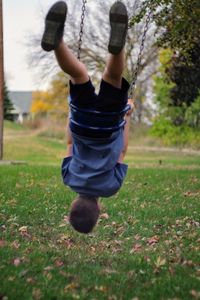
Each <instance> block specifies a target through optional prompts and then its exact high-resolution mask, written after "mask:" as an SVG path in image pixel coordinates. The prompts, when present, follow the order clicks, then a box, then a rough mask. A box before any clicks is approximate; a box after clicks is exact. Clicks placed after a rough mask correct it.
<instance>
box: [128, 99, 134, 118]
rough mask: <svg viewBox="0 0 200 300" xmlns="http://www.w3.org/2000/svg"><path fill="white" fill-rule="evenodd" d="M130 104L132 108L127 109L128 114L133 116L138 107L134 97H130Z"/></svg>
mask: <svg viewBox="0 0 200 300" xmlns="http://www.w3.org/2000/svg"><path fill="white" fill-rule="evenodd" d="M128 104H129V105H130V106H131V108H130V109H129V110H128V111H127V113H126V116H131V115H132V113H133V111H134V109H135V108H136V106H135V102H134V100H133V99H128Z"/></svg>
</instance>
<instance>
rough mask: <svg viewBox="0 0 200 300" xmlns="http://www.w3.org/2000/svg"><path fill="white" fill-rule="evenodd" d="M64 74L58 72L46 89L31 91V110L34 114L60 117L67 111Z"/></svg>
mask: <svg viewBox="0 0 200 300" xmlns="http://www.w3.org/2000/svg"><path fill="white" fill-rule="evenodd" d="M67 82H68V79H67V77H66V74H65V73H63V72H59V73H58V74H56V75H55V76H54V78H53V80H52V82H51V83H50V87H49V89H48V90H47V91H37V92H34V93H33V101H32V106H31V111H32V113H33V114H34V115H40V116H41V115H47V116H48V117H54V118H62V117H66V115H67V113H68V104H67V97H68V94H69V91H68V86H67Z"/></svg>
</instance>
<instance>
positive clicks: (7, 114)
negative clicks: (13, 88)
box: [4, 83, 13, 121]
mask: <svg viewBox="0 0 200 300" xmlns="http://www.w3.org/2000/svg"><path fill="white" fill-rule="evenodd" d="M12 110H13V104H12V102H11V100H10V98H9V93H8V89H7V86H6V84H5V83H4V120H10V121H13V115H12Z"/></svg>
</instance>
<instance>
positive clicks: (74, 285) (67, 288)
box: [64, 282, 79, 293]
mask: <svg viewBox="0 0 200 300" xmlns="http://www.w3.org/2000/svg"><path fill="white" fill-rule="evenodd" d="M78 287H79V285H78V284H77V283H75V282H72V283H70V284H68V285H66V286H65V287H64V292H65V293H66V292H68V291H71V290H75V289H77V288H78Z"/></svg>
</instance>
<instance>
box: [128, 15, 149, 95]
mask: <svg viewBox="0 0 200 300" xmlns="http://www.w3.org/2000/svg"><path fill="white" fill-rule="evenodd" d="M152 16H153V9H150V10H149V12H148V15H147V18H146V22H145V26H144V31H143V34H142V41H141V45H140V50H139V54H138V59H137V63H136V68H135V71H134V74H133V81H132V82H131V84H130V88H129V91H130V92H129V98H132V97H133V93H134V90H135V85H136V81H137V77H138V72H139V68H140V65H141V61H142V53H143V50H144V44H145V40H146V36H147V31H148V29H149V25H150V22H151V19H152Z"/></svg>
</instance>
